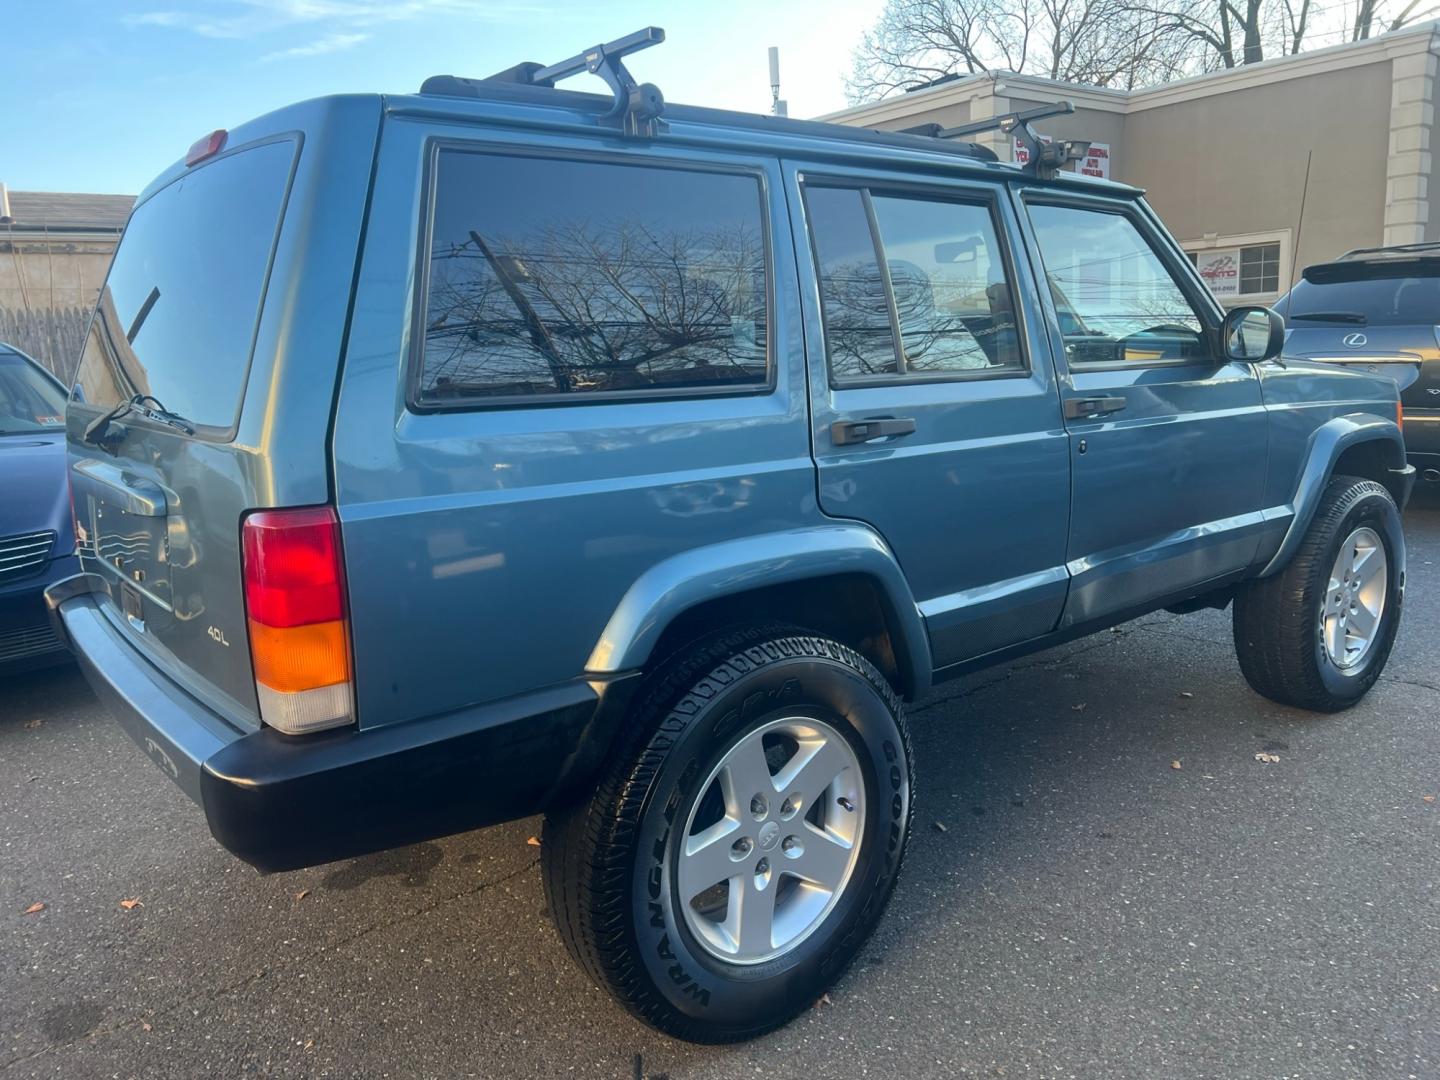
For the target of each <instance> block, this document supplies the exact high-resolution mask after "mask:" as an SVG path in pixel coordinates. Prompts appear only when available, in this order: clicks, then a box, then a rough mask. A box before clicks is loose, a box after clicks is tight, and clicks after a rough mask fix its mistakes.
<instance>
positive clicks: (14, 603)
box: [0, 343, 79, 675]
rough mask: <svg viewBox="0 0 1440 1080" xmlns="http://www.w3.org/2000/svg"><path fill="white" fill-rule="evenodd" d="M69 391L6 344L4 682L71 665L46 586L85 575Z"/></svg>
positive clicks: (1, 425) (0, 559)
mask: <svg viewBox="0 0 1440 1080" xmlns="http://www.w3.org/2000/svg"><path fill="white" fill-rule="evenodd" d="M65 398H66V393H65V387H64V386H63V385H62V384H61V383H60V381H59V380H58V379H56V378H55V377H54V376H53V375H51V374H50V373H49V372H48V371H46V370H45V369H44V368H43V367H41V366H40V365H39V364H38V363H36V362H35V361H34V360H32V359H31V358H30V357H28V356H26V355H25V354H24V353H22V352H21V351H20V350H18V349H16V348H13V347H12V346H9V345H5V344H3V343H0V675H9V674H12V673H14V672H17V671H21V670H24V669H27V668H31V667H40V666H43V665H45V664H50V663H54V662H56V661H59V660H64V659H65V658H66V657H67V656H68V655H69V654H68V653H67V652H66V651H65V647H64V646H63V645H62V644H61V643H60V640H59V639H58V638H57V637H56V636H55V633H54V631H52V630H51V629H50V626H49V622H48V620H47V618H46V615H45V601H44V598H43V596H42V595H41V594H42V593H44V591H45V588H46V586H48V585H50V584H51V583H52V582H55V581H58V580H60V579H61V578H63V577H68V576H69V575H71V574H74V573H76V572H78V569H79V567H78V564H77V560H76V558H75V529H74V526H73V525H72V524H71V520H70V496H69V491H68V488H67V487H66V483H65Z"/></svg>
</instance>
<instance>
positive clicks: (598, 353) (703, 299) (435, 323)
mask: <svg viewBox="0 0 1440 1080" xmlns="http://www.w3.org/2000/svg"><path fill="white" fill-rule="evenodd" d="M433 203H434V205H433V211H432V222H431V237H430V251H429V265H428V273H427V280H426V288H425V308H424V314H423V317H424V324H423V325H424V335H423V356H422V359H421V363H420V370H419V372H418V385H417V386H416V387H415V388H414V397H415V400H416V401H417V403H418V404H420V405H430V406H437V405H438V406H444V405H448V404H463V403H467V402H468V403H496V402H500V401H504V400H506V399H537V398H539V399H544V398H553V399H566V398H573V399H575V400H604V399H607V398H614V397H632V396H644V395H647V394H651V393H661V394H667V395H674V394H682V393H686V392H692V391H693V392H704V393H722V392H727V391H737V390H753V389H756V388H763V387H765V386H768V384H769V370H768V356H769V352H768V341H767V325H768V318H767V302H768V300H767V298H768V287H767V284H766V263H765V229H764V224H763V217H762V202H761V187H760V181H759V179H758V178H757V177H755V176H752V175H747V174H740V173H727V172H700V171H690V170H682V169H672V168H663V167H650V166H642V165H631V164H623V163H619V162H605V161H582V160H574V161H569V160H562V159H558V158H550V157H519V156H502V155H497V154H489V153H480V152H475V151H467V150H458V149H442V150H441V151H440V152H439V154H438V165H437V174H436V182H435V194H434V200H433Z"/></svg>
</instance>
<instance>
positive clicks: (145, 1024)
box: [140, 1020, 155, 1031]
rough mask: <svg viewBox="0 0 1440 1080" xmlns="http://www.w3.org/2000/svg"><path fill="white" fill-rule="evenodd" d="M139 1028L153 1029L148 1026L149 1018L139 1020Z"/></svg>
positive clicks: (143, 1029)
mask: <svg viewBox="0 0 1440 1080" xmlns="http://www.w3.org/2000/svg"><path fill="white" fill-rule="evenodd" d="M140 1030H141V1031H154V1030H155V1029H154V1028H153V1027H151V1026H150V1021H149V1020H141V1021H140Z"/></svg>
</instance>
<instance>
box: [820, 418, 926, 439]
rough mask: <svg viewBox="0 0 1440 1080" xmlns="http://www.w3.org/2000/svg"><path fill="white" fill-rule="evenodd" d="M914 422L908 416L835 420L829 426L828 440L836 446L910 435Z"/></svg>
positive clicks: (913, 430) (912, 432)
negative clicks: (832, 440)
mask: <svg viewBox="0 0 1440 1080" xmlns="http://www.w3.org/2000/svg"><path fill="white" fill-rule="evenodd" d="M914 432H915V420H914V418H913V417H909V416H872V417H870V418H869V419H868V420H836V421H835V423H833V424H831V425H830V438H832V439H834V440H835V445H836V446H850V445H852V444H854V443H867V442H872V441H874V440H875V439H883V438H886V437H895V436H899V435H912V434H914Z"/></svg>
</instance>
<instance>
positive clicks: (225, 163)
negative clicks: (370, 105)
mask: <svg viewBox="0 0 1440 1080" xmlns="http://www.w3.org/2000/svg"><path fill="white" fill-rule="evenodd" d="M294 159H295V144H294V142H292V141H290V140H284V141H280V142H273V143H264V144H261V145H259V146H255V147H252V148H250V149H247V150H242V151H240V152H239V153H235V154H230V155H228V156H226V157H222V158H218V159H216V160H215V161H212V162H209V163H207V164H205V165H202V166H200V167H199V168H197V169H194V170H193V171H191V172H187V173H186V174H185V175H184V176H182V177H180V178H179V179H178V180H175V181H174V182H172V183H170V184H168V185H167V186H166V187H164V188H162V189H161V190H160V191H158V192H157V193H156V194H155V195H153V196H151V197H150V198H149V199H147V200H146V201H145V202H144V203H142V204H141V205H140V206H139V207H137V208H136V210H135V212H134V213H133V214H132V215H131V217H130V222H129V224H128V225H127V226H126V228H125V235H124V238H123V239H122V240H121V242H120V249H119V251H117V252H116V255H115V261H114V263H113V264H112V266H111V268H110V275H109V277H108V278H106V281H105V288H104V289H103V290H102V292H101V295H100V302H99V306H98V308H97V309H96V313H95V318H94V319H93V320H92V321H91V325H90V335H89V337H88V339H87V341H86V344H85V352H84V355H83V357H82V359H81V364H80V370H79V372H78V374H77V376H76V384H77V386H76V390H75V392H74V396H75V397H76V399H77V400H82V401H84V402H86V403H88V404H91V405H95V406H98V407H101V408H106V407H109V406H112V405H115V404H117V403H119V402H121V401H124V400H126V399H128V398H131V397H134V396H135V395H136V394H146V395H150V396H151V397H153V398H155V399H156V400H158V401H159V402H160V403H161V405H162V406H163V407H164V408H166V409H168V410H170V411H171V412H174V413H177V414H179V415H180V416H182V417H184V418H185V419H186V420H188V421H189V422H190V423H191V424H193V425H194V426H195V427H197V428H199V429H201V433H202V434H210V435H216V434H219V433H224V432H228V431H229V430H231V429H232V428H233V427H234V425H235V421H236V418H237V415H238V413H239V409H240V399H241V397H242V396H243V394H244V392H245V381H246V377H247V374H248V372H249V367H250V354H251V350H252V348H253V345H254V340H255V329H256V325H257V322H258V320H259V314H260V304H261V300H262V299H263V297H264V293H265V283H266V281H267V279H268V277H269V269H270V262H271V258H272V255H273V252H274V249H275V240H276V237H277V235H278V233H279V227H280V218H281V213H282V211H283V209H284V205H285V195H286V192H287V191H288V189H289V180H290V173H291V167H292V165H293V164H294Z"/></svg>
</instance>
